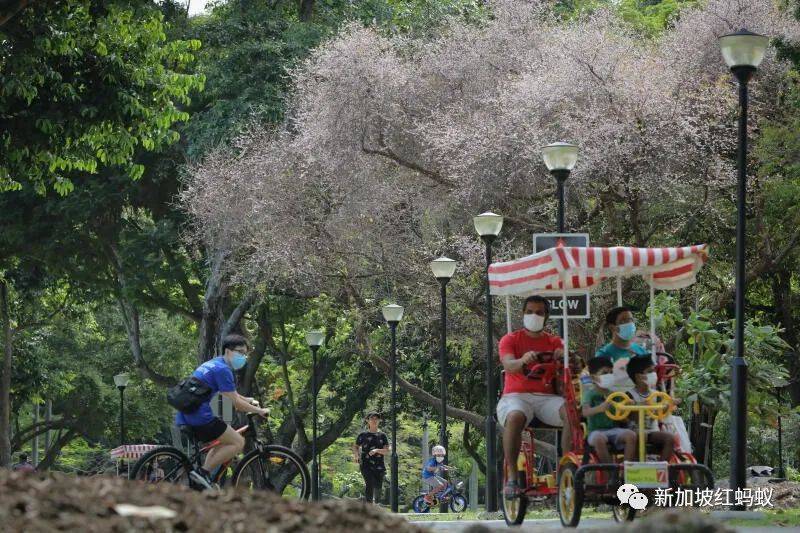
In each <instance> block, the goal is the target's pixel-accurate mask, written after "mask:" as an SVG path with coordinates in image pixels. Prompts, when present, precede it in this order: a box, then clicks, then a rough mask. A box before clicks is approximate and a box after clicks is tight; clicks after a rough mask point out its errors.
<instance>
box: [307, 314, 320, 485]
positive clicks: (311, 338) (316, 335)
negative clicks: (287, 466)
mask: <svg viewBox="0 0 800 533" xmlns="http://www.w3.org/2000/svg"><path fill="white" fill-rule="evenodd" d="M324 340H325V332H324V331H322V330H319V329H312V330H309V331H308V332H307V333H306V344H308V347H309V348H311V499H312V500H314V501H319V461H318V459H317V351H318V350H319V347H320V346H322V343H323V341H324Z"/></svg>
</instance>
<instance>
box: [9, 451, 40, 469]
mask: <svg viewBox="0 0 800 533" xmlns="http://www.w3.org/2000/svg"><path fill="white" fill-rule="evenodd" d="M11 470H13V471H15V472H36V467H35V466H33V464H31V463H30V461H28V454H27V453H21V454H19V462H18V463H17V464H15V465H14V466H12V467H11Z"/></svg>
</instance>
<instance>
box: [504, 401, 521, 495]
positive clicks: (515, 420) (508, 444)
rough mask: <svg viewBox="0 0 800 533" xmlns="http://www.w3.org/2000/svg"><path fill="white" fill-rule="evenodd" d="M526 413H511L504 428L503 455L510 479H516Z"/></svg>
mask: <svg viewBox="0 0 800 533" xmlns="http://www.w3.org/2000/svg"><path fill="white" fill-rule="evenodd" d="M525 420H526V419H525V413H523V412H522V411H511V412H510V413H508V416H507V417H506V420H505V425H504V426H503V455H504V456H505V459H506V465H508V469H507V471H506V475H507V476H508V479H516V471H517V457H519V448H520V446H521V445H522V430H523V429H525Z"/></svg>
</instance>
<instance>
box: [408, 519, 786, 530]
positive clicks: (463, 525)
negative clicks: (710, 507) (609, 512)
mask: <svg viewBox="0 0 800 533" xmlns="http://www.w3.org/2000/svg"><path fill="white" fill-rule="evenodd" d="M413 523H414V524H416V525H420V526H423V527H427V528H429V529H431V530H433V531H454V532H455V531H467V530H468V529H469V528H470V526H474V525H478V524H479V525H482V526H484V527H486V528H488V529H489V530H490V531H510V532H534V531H553V530H559V529H564V530H565V531H566V529H565V528H562V527H561V522H560V521H559V520H558V519H557V518H556V519H541V518H540V519H532V520H525V522H524V523H523V524H522V526H521V527H515V528H510V527H508V526H506V523H505V522H504V521H503V520H453V521H433V520H432V521H425V522H423V521H416V520H415V521H414V522H413ZM617 527H618V526H617V523H616V522H614V520H612V519H602V518H587V519H585V520H581V524H580V527H579V528H577V531H580V530H592V529H606V530H613V529H616V528H617ZM797 530H798V529H797V528H789V527H764V526H753V527H747V526H737V527H736V531H741V532H743V533H786V532H787V531H797ZM573 531H576V530H573Z"/></svg>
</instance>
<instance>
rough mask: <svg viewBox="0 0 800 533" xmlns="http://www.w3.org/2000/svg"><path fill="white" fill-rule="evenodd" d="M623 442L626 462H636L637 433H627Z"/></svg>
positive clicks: (623, 437)
mask: <svg viewBox="0 0 800 533" xmlns="http://www.w3.org/2000/svg"><path fill="white" fill-rule="evenodd" d="M622 440H623V441H624V442H625V460H626V461H635V460H636V444H637V440H638V438H637V436H636V433H634V432H633V431H627V432H625V434H624V435H623V436H622Z"/></svg>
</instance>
